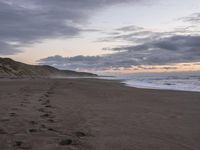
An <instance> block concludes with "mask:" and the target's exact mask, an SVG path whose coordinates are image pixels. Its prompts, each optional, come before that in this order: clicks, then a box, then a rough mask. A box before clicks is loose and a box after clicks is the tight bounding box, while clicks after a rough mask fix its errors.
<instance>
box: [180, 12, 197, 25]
mask: <svg viewBox="0 0 200 150" xmlns="http://www.w3.org/2000/svg"><path fill="white" fill-rule="evenodd" d="M179 20H182V21H185V22H190V23H195V24H199V23H200V13H194V14H192V15H190V16H188V17H183V18H180V19H179Z"/></svg>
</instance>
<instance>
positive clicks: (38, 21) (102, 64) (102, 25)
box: [0, 0, 200, 73]
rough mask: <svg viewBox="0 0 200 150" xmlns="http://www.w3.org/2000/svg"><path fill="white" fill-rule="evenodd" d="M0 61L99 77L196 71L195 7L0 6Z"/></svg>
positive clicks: (17, 2)
mask: <svg viewBox="0 0 200 150" xmlns="http://www.w3.org/2000/svg"><path fill="white" fill-rule="evenodd" d="M0 57H10V58H13V59H15V60H17V61H21V62H24V63H28V64H41V65H51V66H54V67H57V68H60V69H71V70H77V71H90V72H102V73H117V72H121V73H134V72H162V71H164V72H166V71H196V70H200V2H199V0H168V1H164V0H123V1H122V0H59V1H58V0H0Z"/></svg>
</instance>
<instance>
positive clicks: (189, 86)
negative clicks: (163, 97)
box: [113, 72, 200, 92]
mask: <svg viewBox="0 0 200 150" xmlns="http://www.w3.org/2000/svg"><path fill="white" fill-rule="evenodd" d="M113 79H120V80H121V81H122V83H125V84H126V85H127V86H131V87H136V88H147V89H166V90H180V91H194V92H200V72H176V73H140V74H131V75H130V74H129V75H118V76H116V77H115V78H113Z"/></svg>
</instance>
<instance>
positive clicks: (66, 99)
mask: <svg viewBox="0 0 200 150" xmlns="http://www.w3.org/2000/svg"><path fill="white" fill-rule="evenodd" d="M199 124H200V93H195V92H179V91H167V90H147V89H136V88H131V87H126V86H124V85H123V84H120V83H119V82H117V81H109V80H100V79H40V80H39V79H37V80H28V79H23V80H17V79H13V80H10V79H6V80H3V79H1V80H0V150H18V149H19V150H20V149H27V150H29V149H30V150H66V149H69V150H90V149H91V150H199V149H200V127H199Z"/></svg>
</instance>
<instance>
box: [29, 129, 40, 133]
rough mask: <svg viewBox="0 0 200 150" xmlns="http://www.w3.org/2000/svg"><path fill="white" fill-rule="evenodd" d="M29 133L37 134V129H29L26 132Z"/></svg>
mask: <svg viewBox="0 0 200 150" xmlns="http://www.w3.org/2000/svg"><path fill="white" fill-rule="evenodd" d="M28 131H29V132H30V133H35V132H38V130H37V129H29V130H28Z"/></svg>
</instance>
